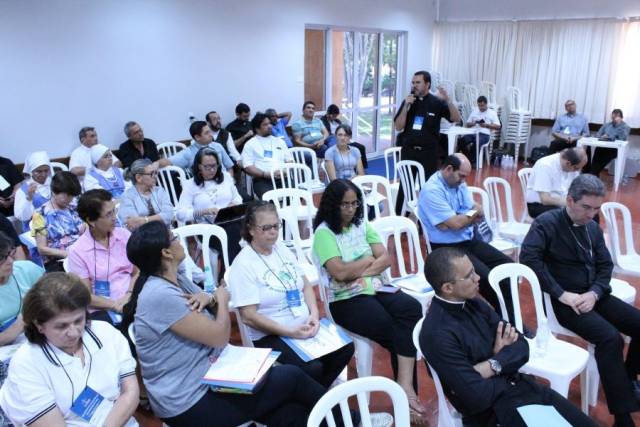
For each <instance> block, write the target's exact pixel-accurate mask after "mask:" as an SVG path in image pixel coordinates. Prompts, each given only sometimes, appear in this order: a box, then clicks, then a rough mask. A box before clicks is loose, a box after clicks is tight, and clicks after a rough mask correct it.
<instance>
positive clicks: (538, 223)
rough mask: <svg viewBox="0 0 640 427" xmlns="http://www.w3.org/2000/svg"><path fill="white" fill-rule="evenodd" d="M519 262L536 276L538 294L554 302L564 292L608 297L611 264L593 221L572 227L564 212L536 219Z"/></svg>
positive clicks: (523, 245) (551, 212)
mask: <svg viewBox="0 0 640 427" xmlns="http://www.w3.org/2000/svg"><path fill="white" fill-rule="evenodd" d="M520 262H521V263H522V264H525V265H527V266H529V267H530V268H531V269H532V270H533V271H534V272H535V273H536V275H537V276H538V280H539V281H540V286H541V287H542V290H543V291H545V292H548V293H549V294H550V295H551V296H552V297H554V298H556V299H558V298H560V296H561V295H562V293H563V292H564V291H569V292H575V293H579V294H582V293H585V292H588V291H593V292H595V293H596V295H597V296H598V297H601V296H602V295H605V294H609V293H611V286H610V285H609V282H610V281H611V273H612V272H613V262H612V261H611V255H610V254H609V250H608V249H607V247H606V245H605V241H604V235H603V234H602V230H601V229H600V227H599V226H598V224H597V223H596V222H595V221H590V222H589V223H588V224H587V225H582V226H575V225H573V221H572V220H571V218H570V217H569V215H568V214H567V211H566V209H554V210H552V211H548V212H545V213H544V214H542V215H540V216H539V217H537V218H536V220H535V221H534V222H533V224H532V225H531V229H530V230H529V233H528V234H527V236H526V237H525V239H524V241H523V242H522V249H521V251H520Z"/></svg>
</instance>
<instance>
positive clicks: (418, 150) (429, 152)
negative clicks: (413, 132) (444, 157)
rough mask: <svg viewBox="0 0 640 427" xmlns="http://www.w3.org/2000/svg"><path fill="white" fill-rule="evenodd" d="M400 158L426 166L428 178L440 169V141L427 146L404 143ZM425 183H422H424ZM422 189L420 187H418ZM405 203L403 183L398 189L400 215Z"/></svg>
mask: <svg viewBox="0 0 640 427" xmlns="http://www.w3.org/2000/svg"><path fill="white" fill-rule="evenodd" d="M400 158H401V159H402V160H414V161H416V162H418V163H420V164H421V165H422V167H423V168H424V178H425V180H428V179H429V177H430V176H431V175H433V174H434V173H435V172H436V171H437V170H438V143H437V141H436V142H434V143H433V144H428V145H425V146H415V145H403V146H402V151H400ZM422 184H424V183H420V185H422ZM418 190H420V189H418ZM403 203H404V191H403V190H402V185H400V190H398V197H397V199H396V214H397V215H400V212H401V211H402V204H403Z"/></svg>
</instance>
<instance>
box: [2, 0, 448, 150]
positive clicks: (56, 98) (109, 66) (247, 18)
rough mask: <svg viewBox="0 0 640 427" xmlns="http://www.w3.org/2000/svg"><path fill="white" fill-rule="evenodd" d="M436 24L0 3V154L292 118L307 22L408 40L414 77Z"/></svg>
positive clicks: (282, 2) (327, 8)
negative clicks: (88, 135)
mask: <svg viewBox="0 0 640 427" xmlns="http://www.w3.org/2000/svg"><path fill="white" fill-rule="evenodd" d="M434 17H435V8H434V3H433V0H427V1H425V0H402V1H397V2H393V3H391V2H387V1H384V0H350V1H348V2H344V1H339V0H322V1H314V2H312V1H301V0H279V1H265V0H246V1H244V2H238V1H236V0H219V1H211V0H209V1H206V0H180V1H178V0H174V1H157V0H130V1H127V2H123V1H106V0H103V1H89V0H86V1H85V0H82V1H81V0H47V1H37V0H22V1H3V2H0V40H1V41H0V88H1V95H0V118H1V119H0V146H2V150H1V154H2V155H3V156H7V157H10V158H12V159H13V160H14V161H16V162H22V161H23V160H24V158H25V156H26V155H27V154H28V153H29V152H31V151H34V150H36V149H47V150H48V151H49V153H50V155H51V156H52V157H59V156H66V155H68V154H69V153H70V152H71V150H72V148H73V147H74V146H75V145H77V144H78V139H77V132H78V130H79V129H80V128H81V127H82V126H85V125H89V126H95V127H96V128H97V130H98V136H99V138H100V141H101V142H102V143H104V144H106V145H109V146H111V147H117V145H118V144H119V143H121V142H122V141H124V140H125V139H126V138H125V137H124V134H123V132H122V126H123V125H124V123H125V122H126V121H128V120H136V121H138V122H140V124H141V125H142V126H143V128H144V130H145V134H146V135H147V136H148V137H150V138H152V139H154V140H155V141H156V142H164V141H168V140H177V139H185V138H187V137H188V125H189V122H188V119H187V113H188V112H194V113H195V114H196V116H198V117H202V116H203V115H204V114H205V113H206V112H207V111H209V110H211V109H216V110H217V111H219V112H221V114H222V118H223V120H224V121H225V122H229V121H231V120H232V119H233V118H234V117H233V116H234V114H233V108H234V106H235V105H236V103H238V102H246V103H248V104H249V105H250V106H251V107H252V109H253V110H254V111H257V110H259V109H264V108H267V107H270V106H274V107H275V108H277V109H279V110H291V111H294V113H295V114H297V113H298V112H299V110H300V108H301V105H302V102H303V95H304V85H303V76H304V28H305V24H322V25H342V26H350V27H358V28H373V29H385V30H399V31H407V32H408V40H407V52H408V55H407V70H408V72H411V71H413V70H417V69H423V68H427V69H428V67H429V65H430V63H429V62H430V58H431V53H430V49H431V37H432V25H433V20H434Z"/></svg>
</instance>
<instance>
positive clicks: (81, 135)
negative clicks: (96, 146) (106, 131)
mask: <svg viewBox="0 0 640 427" xmlns="http://www.w3.org/2000/svg"><path fill="white" fill-rule="evenodd" d="M95 130H96V129H95V128H94V127H91V126H85V127H83V128H82V129H80V132H78V139H80V141H82V138H84V137H85V136H87V133H88V132H95Z"/></svg>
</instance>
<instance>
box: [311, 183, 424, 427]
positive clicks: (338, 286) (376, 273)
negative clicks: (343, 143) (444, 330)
mask: <svg viewBox="0 0 640 427" xmlns="http://www.w3.org/2000/svg"><path fill="white" fill-rule="evenodd" d="M363 212H364V209H363V203H362V193H361V192H360V190H359V189H358V187H356V186H355V185H354V184H353V183H352V182H351V181H348V180H345V179H337V180H334V181H332V182H331V183H330V184H329V185H328V186H327V188H326V189H325V191H324V193H323V194H322V199H321V201H320V207H319V208H318V213H317V215H316V217H315V220H314V223H313V228H314V230H315V234H314V239H313V254H314V258H315V259H316V261H317V263H318V264H319V265H321V266H322V269H321V270H322V271H321V284H322V285H323V286H325V287H326V288H327V289H326V290H327V298H328V301H329V309H330V310H331V315H332V317H333V319H334V321H335V322H336V323H337V324H339V325H340V326H342V327H344V328H346V329H347V330H349V331H352V332H354V333H356V334H358V335H361V336H363V337H366V338H369V339H371V340H373V341H375V342H377V343H378V344H380V345H381V346H383V347H384V348H386V349H387V350H389V352H390V353H391V366H392V368H393V372H394V375H395V377H396V380H397V382H398V384H399V385H400V386H401V387H402V388H403V389H404V390H405V392H406V393H407V396H408V398H409V406H410V408H411V414H412V421H413V422H418V421H419V420H420V418H422V417H423V416H424V415H425V408H424V406H423V405H422V404H421V403H420V401H419V399H418V396H417V394H416V391H415V390H416V387H415V384H416V378H415V357H416V348H415V347H414V345H413V341H412V338H411V334H412V332H413V328H414V326H415V324H416V322H418V320H420V318H421V317H422V309H421V306H420V303H418V301H416V300H415V299H413V298H412V297H410V296H409V295H406V294H404V293H402V292H395V293H387V292H380V288H382V286H383V285H384V284H385V283H388V280H387V279H386V277H385V274H384V272H385V270H386V269H387V268H388V267H389V265H390V258H389V255H388V253H387V250H386V249H385V247H384V245H383V244H382V241H381V239H380V236H379V235H378V233H376V231H375V230H374V229H373V228H372V227H371V226H370V225H369V224H366V223H365V222H364V215H363Z"/></svg>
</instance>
